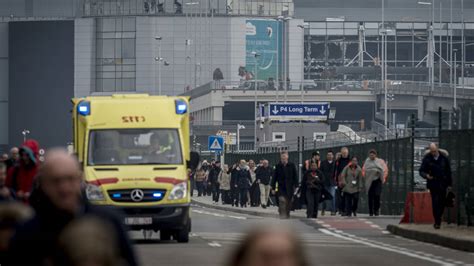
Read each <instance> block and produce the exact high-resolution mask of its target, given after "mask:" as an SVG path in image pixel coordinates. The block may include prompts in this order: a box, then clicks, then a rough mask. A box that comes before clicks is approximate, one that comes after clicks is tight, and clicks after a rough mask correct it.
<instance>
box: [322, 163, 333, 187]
mask: <svg viewBox="0 0 474 266" xmlns="http://www.w3.org/2000/svg"><path fill="white" fill-rule="evenodd" d="M335 171H336V162H335V161H332V163H329V161H328V160H324V161H323V162H322V163H321V172H322V173H323V175H324V186H326V187H331V186H335V185H336V184H337V182H336V179H335V178H334V174H335Z"/></svg>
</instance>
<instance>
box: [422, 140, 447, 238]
mask: <svg viewBox="0 0 474 266" xmlns="http://www.w3.org/2000/svg"><path fill="white" fill-rule="evenodd" d="M448 156H449V154H448V152H447V151H445V150H440V149H439V148H438V146H437V145H436V144H435V143H431V144H430V148H429V152H428V153H427V154H426V155H425V157H424V158H423V161H422V163H421V167H420V170H419V172H420V175H421V176H422V177H423V178H425V179H426V180H427V188H428V189H429V190H430V194H431V204H432V208H433V217H434V220H435V223H434V225H433V226H434V228H435V229H440V228H441V220H442V217H443V212H444V208H445V204H446V195H447V193H448V191H452V183H453V180H452V176H451V165H450V162H449V157H448Z"/></svg>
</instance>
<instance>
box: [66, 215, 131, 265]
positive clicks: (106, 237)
mask: <svg viewBox="0 0 474 266" xmlns="http://www.w3.org/2000/svg"><path fill="white" fill-rule="evenodd" d="M116 243H117V236H116V235H115V233H114V231H112V230H111V229H110V225H109V224H107V223H105V222H104V221H102V220H99V219H97V218H94V217H87V216H86V217H84V218H81V219H78V220H76V221H73V222H72V223H71V224H69V225H68V226H67V227H66V228H65V229H64V231H63V232H62V234H61V236H60V237H59V246H60V248H61V250H62V252H63V254H64V257H62V258H60V261H58V265H71V266H123V265H126V262H125V261H124V260H123V259H122V258H121V257H120V252H119V251H120V250H119V247H118V246H117V244H116Z"/></svg>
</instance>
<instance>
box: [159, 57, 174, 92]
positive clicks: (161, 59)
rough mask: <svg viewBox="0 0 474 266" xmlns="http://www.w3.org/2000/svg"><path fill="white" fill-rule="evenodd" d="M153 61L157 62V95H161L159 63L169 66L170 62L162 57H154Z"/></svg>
mask: <svg viewBox="0 0 474 266" xmlns="http://www.w3.org/2000/svg"><path fill="white" fill-rule="evenodd" d="M155 61H156V63H157V64H158V89H159V95H161V92H162V91H161V64H163V65H164V66H169V65H170V63H169V62H168V61H166V60H165V59H164V58H163V57H155Z"/></svg>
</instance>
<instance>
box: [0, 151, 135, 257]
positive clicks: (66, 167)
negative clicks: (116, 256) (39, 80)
mask: <svg viewBox="0 0 474 266" xmlns="http://www.w3.org/2000/svg"><path fill="white" fill-rule="evenodd" d="M37 183H38V184H37V188H36V189H35V190H34V191H33V193H32V194H33V195H34V198H35V201H34V202H35V204H33V207H34V208H35V212H36V215H35V217H34V218H33V219H31V220H30V221H28V222H26V223H25V224H24V225H23V226H21V227H19V229H18V231H17V233H16V235H15V236H14V238H13V240H12V242H11V248H10V252H9V259H8V263H6V264H5V265H51V263H53V262H54V261H55V260H56V259H58V258H60V256H61V255H63V252H64V250H62V249H61V248H60V247H59V246H58V239H59V236H60V235H61V234H62V232H63V230H64V228H66V227H67V226H68V225H69V224H70V223H71V222H74V221H75V220H77V219H80V218H83V217H95V218H97V219H99V220H101V221H104V222H105V223H108V224H109V228H110V230H112V231H113V232H114V233H115V234H116V235H117V245H118V246H119V250H120V256H121V257H122V258H123V259H124V261H126V262H127V265H130V266H133V265H136V264H137V263H136V260H135V255H134V253H133V250H132V247H131V245H130V241H129V239H128V235H127V233H126V231H125V229H124V228H123V225H122V219H121V218H120V217H118V216H117V215H116V214H115V213H114V212H112V211H111V210H110V209H108V208H105V207H101V206H96V205H91V204H89V203H88V202H87V200H86V199H85V198H84V197H83V196H82V193H81V192H82V184H83V178H82V173H81V170H80V166H79V163H78V161H77V160H76V159H75V158H74V157H72V156H71V155H69V154H68V153H67V151H66V150H63V149H55V150H51V151H49V152H48V153H47V154H46V157H45V162H44V164H43V165H42V167H41V169H40V171H39V175H38V177H37ZM32 197H33V196H32ZM108 244H109V245H110V244H112V243H108ZM25 254H27V255H26V256H25ZM58 256H59V257H58Z"/></svg>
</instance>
